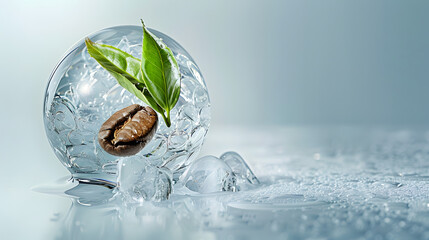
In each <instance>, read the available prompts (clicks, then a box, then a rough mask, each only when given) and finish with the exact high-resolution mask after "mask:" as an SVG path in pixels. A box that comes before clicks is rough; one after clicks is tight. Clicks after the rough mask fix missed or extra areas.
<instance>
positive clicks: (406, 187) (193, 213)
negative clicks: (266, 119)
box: [2, 127, 429, 239]
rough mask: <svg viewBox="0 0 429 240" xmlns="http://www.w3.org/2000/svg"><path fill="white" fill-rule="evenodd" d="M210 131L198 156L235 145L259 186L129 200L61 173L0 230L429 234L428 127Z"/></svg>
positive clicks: (228, 235) (203, 235) (137, 235)
mask: <svg viewBox="0 0 429 240" xmlns="http://www.w3.org/2000/svg"><path fill="white" fill-rule="evenodd" d="M211 131H212V132H210V133H209V136H208V141H207V143H206V146H205V149H204V154H212V155H215V156H219V155H220V154H221V153H223V152H225V151H228V150H234V151H237V152H238V153H240V154H241V155H242V156H243V158H244V159H245V160H246V162H247V163H248V164H249V166H250V167H251V168H252V170H253V171H254V173H255V175H256V176H257V177H258V178H259V180H260V182H261V183H260V184H259V185H258V186H254V187H251V188H246V189H244V190H242V191H239V192H223V193H211V194H193V195H192V196H190V195H181V194H179V193H180V192H177V191H176V192H174V191H173V194H172V195H171V197H170V199H169V200H167V201H162V202H158V203H155V202H142V203H129V202H126V201H123V199H122V198H121V196H120V195H115V194H114V192H115V190H114V189H112V188H110V187H105V186H102V185H100V186H94V185H88V184H85V183H82V182H81V183H80V184H78V183H77V182H70V181H69V182H67V179H61V180H59V181H58V182H57V183H54V182H52V184H51V185H49V186H48V185H46V184H42V185H40V184H39V185H38V186H37V187H35V188H34V190H37V191H39V192H35V191H31V190H28V191H26V192H25V194H23V195H22V196H21V198H14V199H15V201H14V202H13V203H12V206H11V208H12V209H16V208H15V207H16V206H19V204H21V205H20V206H21V210H20V211H19V212H16V213H15V214H14V215H13V214H10V212H9V211H10V209H7V208H4V209H2V211H3V212H4V213H6V214H7V215H6V216H13V217H10V219H9V220H10V221H11V222H14V221H15V218H16V220H18V221H19V222H20V224H21V226H27V228H26V231H17V230H14V228H13V227H11V228H5V229H4V232H5V234H6V236H9V238H11V239H15V238H27V239H155V238H158V239H262V238H264V239H265V238H266V239H309V238H310V239H428V238H429V171H428V170H429V128H412V129H406V128H402V129H401V128H390V129H389V128H383V129H381V128H342V127H325V128H304V127H299V128H291V127H288V128H286V127H271V128H264V129H260V130H256V131H255V130H254V129H251V128H240V127H234V128H217V129H216V128H214V129H213V130H211ZM66 182H67V184H66ZM34 185H36V184H34ZM40 192H45V193H50V194H42V193H40ZM60 193H61V194H60ZM16 199H18V200H16ZM3 206H5V204H3ZM3 216H4V215H3ZM2 220H3V219H2ZM3 221H4V222H6V221H5V220H3ZM6 226H7V224H6ZM10 226H12V225H10Z"/></svg>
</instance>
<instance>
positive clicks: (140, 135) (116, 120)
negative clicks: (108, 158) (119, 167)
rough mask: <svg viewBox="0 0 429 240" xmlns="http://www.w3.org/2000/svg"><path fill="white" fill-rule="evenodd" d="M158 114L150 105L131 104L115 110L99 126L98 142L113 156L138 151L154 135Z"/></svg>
mask: <svg viewBox="0 0 429 240" xmlns="http://www.w3.org/2000/svg"><path fill="white" fill-rule="evenodd" d="M157 126H158V116H157V114H156V112H155V111H154V110H153V109H152V108H150V107H143V106H140V105H138V104H134V105H131V106H129V107H126V108H124V109H121V110H119V111H117V112H115V113H114V114H113V115H112V116H111V117H110V118H109V119H107V121H106V122H104V123H103V125H102V126H101V128H100V131H99V132H98V143H99V144H100V146H101V147H102V148H103V149H104V150H105V151H106V152H108V153H110V154H112V155H115V156H131V155H134V154H137V153H138V152H140V151H141V150H142V149H143V148H144V146H146V144H147V143H148V142H149V141H150V140H151V139H152V137H153V135H155V132H156V129H157Z"/></svg>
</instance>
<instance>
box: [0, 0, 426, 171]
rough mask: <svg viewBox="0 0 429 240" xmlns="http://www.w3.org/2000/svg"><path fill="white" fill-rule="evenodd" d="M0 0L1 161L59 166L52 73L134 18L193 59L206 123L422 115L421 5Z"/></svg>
mask: <svg viewBox="0 0 429 240" xmlns="http://www.w3.org/2000/svg"><path fill="white" fill-rule="evenodd" d="M0 1H1V5H0V6H1V7H0V33H1V38H0V46H2V47H1V57H0V66H1V70H2V87H1V88H0V92H1V94H0V104H1V109H2V118H0V124H1V126H6V127H2V132H3V134H5V136H6V137H2V138H0V141H1V144H0V146H1V148H2V151H1V154H2V156H1V159H2V161H5V160H6V159H11V158H17V157H18V158H19V157H21V158H28V156H29V154H30V153H31V156H32V157H31V158H32V159H34V160H33V161H34V163H35V164H34V166H32V167H34V168H40V170H43V169H45V168H46V166H47V165H51V164H52V163H53V162H54V163H55V164H56V165H54V166H55V168H56V169H62V166H61V165H60V163H59V162H57V161H55V160H53V159H55V157H54V155H53V153H52V152H51V150H50V147H49V145H48V142H47V140H46V137H45V133H44V127H43V121H42V104H43V96H44V91H45V87H46V84H47V80H48V77H49V74H50V73H51V71H52V69H53V68H54V66H55V65H56V64H57V62H58V61H59V60H60V59H61V57H62V56H63V54H64V53H65V51H66V50H67V49H68V48H70V47H71V46H72V45H73V44H74V43H75V42H77V41H78V40H80V39H81V38H83V37H84V36H86V35H88V34H90V33H92V32H94V31H98V30H100V29H103V28H106V27H109V26H114V25H124V24H135V25H138V24H139V19H140V18H143V19H144V20H145V21H146V24H147V25H148V26H150V27H151V28H155V29H157V30H159V31H162V32H164V33H166V34H168V35H170V36H171V37H173V38H175V39H176V40H177V41H178V42H180V43H181V44H182V45H183V46H184V47H185V48H186V49H187V50H188V51H189V53H190V54H191V55H192V56H193V57H194V59H195V60H196V62H197V63H198V65H199V67H200V68H201V70H202V72H203V74H204V77H205V79H206V82H207V85H208V88H209V92H210V96H211V100H212V117H213V118H212V127H214V128H216V127H222V126H225V125H228V126H233V125H253V126H258V125H263V126H267V125H268V126H269V125H371V126H372V125H375V126H386V125H399V126H414V125H426V124H427V123H429V111H428V107H427V104H428V103H429V27H428V23H429V14H428V13H429V1H392V0H389V1H226V0H221V1H200V0H192V1H120V2H119V1H101V0H100V1H83V0H82V1H54V0H39V1H35V0H20V1H3V0H0ZM6 115H7V116H11V117H6ZM23 136H24V137H23ZM209 137H210V134H209ZM23 139H25V140H23ZM13 143H21V144H13ZM23 145H25V147H24V148H23ZM24 149H25V150H24ZM8 164H12V165H14V166H13V167H19V166H21V165H23V162H22V161H17V162H14V163H8ZM25 171H27V170H25ZM28 171H35V169H31V167H30V168H29V169H28ZM61 172H62V173H66V172H65V170H64V169H63V170H61ZM39 177H40V176H39Z"/></svg>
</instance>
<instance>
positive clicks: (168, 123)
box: [161, 111, 171, 127]
mask: <svg viewBox="0 0 429 240" xmlns="http://www.w3.org/2000/svg"><path fill="white" fill-rule="evenodd" d="M161 116H162V118H163V119H164V122H165V124H166V125H167V127H170V126H171V120H170V111H167V117H166V116H165V115H164V113H161Z"/></svg>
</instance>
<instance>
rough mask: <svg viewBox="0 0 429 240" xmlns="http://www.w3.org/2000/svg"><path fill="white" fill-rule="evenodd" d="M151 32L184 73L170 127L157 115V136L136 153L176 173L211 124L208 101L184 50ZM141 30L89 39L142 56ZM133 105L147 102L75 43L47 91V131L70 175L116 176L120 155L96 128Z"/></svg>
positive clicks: (116, 29) (125, 29) (123, 28)
mask: <svg viewBox="0 0 429 240" xmlns="http://www.w3.org/2000/svg"><path fill="white" fill-rule="evenodd" d="M150 31H151V32H152V33H153V34H154V35H156V36H157V37H159V38H161V39H162V40H163V41H164V43H165V44H166V45H167V46H168V47H169V48H170V49H171V50H172V52H173V54H174V55H175V57H176V60H177V63H178V64H179V68H180V72H181V74H182V79H181V93H180V98H179V100H178V102H177V104H176V106H175V107H174V108H173V109H172V111H171V122H172V126H171V127H169V128H168V127H167V126H166V125H165V123H164V121H163V120H162V117H161V116H160V115H159V116H158V118H159V124H158V129H157V132H156V135H155V136H154V137H153V139H152V140H151V141H150V142H149V143H148V145H146V146H145V148H144V149H143V150H142V151H141V152H139V153H138V154H137V155H138V156H140V157H144V158H147V159H148V160H149V161H150V162H151V164H153V165H156V166H164V167H167V168H169V169H170V170H171V171H172V172H176V173H177V172H181V171H183V169H184V167H186V166H187V165H188V164H189V163H190V162H191V161H193V160H194V159H195V158H196V156H197V155H198V152H199V150H200V148H201V146H202V144H203V141H204V138H205V135H206V133H207V131H208V128H209V125H210V99H209V95H208V91H207V87H206V84H205V82H204V79H203V77H202V74H201V72H200V70H199V68H198V66H197V65H196V64H195V62H194V60H193V59H192V57H191V56H190V55H189V54H188V53H187V52H186V50H185V49H183V47H182V46H180V45H179V44H178V43H177V42H176V41H174V40H173V39H172V38H170V37H168V36H167V35H165V34H163V33H161V32H158V31H156V30H153V29H151V30H150ZM142 34H143V32H142V27H141V26H118V27H112V28H107V29H104V30H101V31H99V32H96V33H94V34H92V35H90V36H89V38H90V39H91V40H92V41H94V42H100V43H103V44H109V45H112V46H115V47H117V48H119V49H121V50H123V51H126V52H128V53H130V54H132V55H134V56H135V57H137V58H141V49H142ZM135 103H138V104H140V105H143V106H145V105H146V104H145V103H144V102H142V101H141V100H140V99H138V98H137V97H135V96H134V95H132V94H131V93H129V92H128V91H127V90H125V89H124V88H122V87H121V86H120V85H119V84H118V83H117V82H116V80H115V79H114V78H113V77H112V76H111V75H110V74H109V73H108V72H107V71H106V70H104V69H103V68H102V67H101V66H100V65H99V64H98V63H97V62H96V61H95V60H94V59H93V58H91V57H90V56H89V54H88V52H87V49H86V46H85V43H84V40H83V39H82V40H81V41H79V42H78V43H77V44H76V45H75V46H73V47H72V48H71V50H69V51H68V52H67V53H66V55H65V57H64V58H63V59H61V61H60V62H59V63H58V65H57V66H56V67H55V69H54V71H53V72H52V74H51V76H50V79H49V83H48V87H47V89H46V93H45V102H44V109H43V117H44V123H45V130H46V134H47V136H48V139H49V142H50V144H51V146H52V149H53V150H54V152H55V154H56V156H57V157H58V159H59V160H60V161H61V162H62V163H63V165H64V166H65V167H66V168H67V169H68V170H69V171H70V172H71V173H72V174H73V175H79V174H104V175H106V176H107V175H115V174H116V171H117V168H116V165H117V162H118V161H119V160H120V157H116V156H113V155H110V154H108V153H106V152H105V151H104V150H103V149H102V148H101V147H100V145H99V144H98V139H97V137H98V136H97V135H98V131H99V129H100V127H101V125H102V124H103V123H104V122H105V121H106V120H107V119H108V118H109V117H110V116H111V115H112V114H113V113H114V112H116V111H118V110H120V109H122V108H124V107H127V106H129V105H132V104H135ZM134 157H135V156H134ZM112 179H114V178H112Z"/></svg>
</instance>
